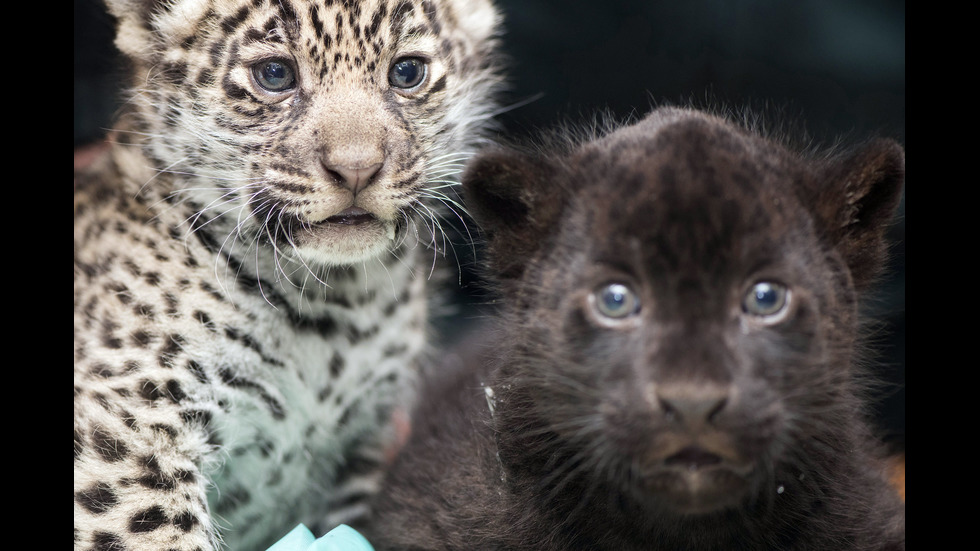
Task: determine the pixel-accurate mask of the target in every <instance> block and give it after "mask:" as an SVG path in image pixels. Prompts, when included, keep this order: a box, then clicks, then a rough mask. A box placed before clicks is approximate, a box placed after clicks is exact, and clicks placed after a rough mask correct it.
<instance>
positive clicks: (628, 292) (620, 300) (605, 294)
mask: <svg viewBox="0 0 980 551" xmlns="http://www.w3.org/2000/svg"><path fill="white" fill-rule="evenodd" d="M592 300H593V305H594V306H595V309H596V311H597V312H598V313H599V314H600V315H602V316H603V317H606V318H609V319H612V320H621V319H624V318H628V317H630V316H632V315H634V314H636V313H637V312H639V311H640V297H638V296H636V293H634V292H633V290H632V289H630V288H629V287H628V286H626V285H623V284H622V283H610V284H608V285H603V286H602V287H599V288H598V289H596V290H595V291H593V293H592Z"/></svg>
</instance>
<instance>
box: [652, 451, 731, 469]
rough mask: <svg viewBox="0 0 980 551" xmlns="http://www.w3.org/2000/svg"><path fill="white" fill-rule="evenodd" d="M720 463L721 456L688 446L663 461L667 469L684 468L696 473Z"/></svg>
mask: <svg viewBox="0 0 980 551" xmlns="http://www.w3.org/2000/svg"><path fill="white" fill-rule="evenodd" d="M719 463H721V456H719V455H716V454H713V453H711V452H708V451H705V450H703V449H701V448H699V447H696V446H689V447H687V448H684V449H683V450H681V451H679V452H677V453H675V454H674V455H672V456H670V457H668V458H667V459H665V460H664V464H665V465H667V466H668V467H686V468H687V469H689V470H692V471H696V470H698V469H702V468H705V467H710V466H712V465H718V464H719Z"/></svg>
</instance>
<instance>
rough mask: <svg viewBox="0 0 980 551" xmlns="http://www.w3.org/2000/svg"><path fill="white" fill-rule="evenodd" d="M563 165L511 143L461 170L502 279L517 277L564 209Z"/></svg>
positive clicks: (494, 266) (472, 208) (470, 208)
mask: <svg viewBox="0 0 980 551" xmlns="http://www.w3.org/2000/svg"><path fill="white" fill-rule="evenodd" d="M559 174H560V170H559V167H558V166H556V165H555V164H554V163H552V162H550V161H549V160H547V159H545V158H542V157H538V156H531V155H527V154H525V153H522V152H519V151H516V150H511V149H503V148H501V149H495V150H490V151H487V152H485V153H482V154H480V155H478V156H477V157H476V158H474V159H473V160H472V161H471V162H470V164H469V165H468V167H467V169H466V172H465V173H464V175H463V198H464V201H465V203H466V208H467V210H468V211H469V212H470V214H471V215H472V216H473V218H474V219H475V220H476V222H477V224H479V225H480V228H481V229H482V230H483V231H484V233H485V234H486V237H487V245H488V247H489V251H488V253H489V259H490V266H491V267H492V269H493V270H494V272H495V275H496V276H497V277H499V278H501V279H510V278H515V277H519V276H520V275H521V273H522V272H523V271H524V266H525V265H526V264H527V261H528V260H529V259H530V258H531V256H532V255H533V254H534V253H535V252H536V251H537V249H538V248H539V247H540V246H541V243H542V242H543V241H544V240H545V239H544V238H545V236H546V235H547V234H548V233H549V232H550V231H551V229H552V228H553V226H554V225H555V223H556V222H557V220H558V217H559V216H560V215H561V211H562V208H563V206H564V197H563V196H564V194H563V193H562V192H561V187H560V186H559V185H558V184H557V182H556V180H557V179H558V176H559Z"/></svg>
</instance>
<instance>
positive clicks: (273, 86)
mask: <svg viewBox="0 0 980 551" xmlns="http://www.w3.org/2000/svg"><path fill="white" fill-rule="evenodd" d="M252 76H253V77H255V82H258V83H259V86H261V87H262V88H265V89H266V90H268V91H269V92H285V91H286V90H290V89H292V88H293V86H294V85H295V84H296V75H295V74H294V73H293V68H292V67H291V66H290V65H289V64H288V63H286V62H285V61H283V60H280V59H270V60H268V61H262V62H259V63H256V64H255V65H253V66H252Z"/></svg>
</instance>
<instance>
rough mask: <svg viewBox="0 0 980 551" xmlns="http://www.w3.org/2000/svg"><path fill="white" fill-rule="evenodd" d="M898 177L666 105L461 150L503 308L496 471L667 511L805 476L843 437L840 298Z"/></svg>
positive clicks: (720, 502) (869, 150) (867, 158)
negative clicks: (535, 141) (565, 141)
mask: <svg viewBox="0 0 980 551" xmlns="http://www.w3.org/2000/svg"><path fill="white" fill-rule="evenodd" d="M903 182H904V153H903V151H902V149H901V147H900V146H898V145H897V144H895V143H893V142H889V141H877V142H872V143H870V144H868V145H866V146H864V147H862V148H859V149H857V150H856V151H853V152H849V153H846V154H843V155H839V156H834V157H824V158H819V159H812V158H811V159H808V158H804V157H802V156H800V155H797V154H794V153H791V152H790V151H788V150H787V149H784V148H783V147H781V146H779V145H776V144H774V143H772V142H770V141H767V140H766V139H764V138H762V137H759V136H756V135H753V134H751V133H749V132H747V131H745V130H743V129H741V128H737V127H735V126H733V125H731V124H729V123H727V122H725V121H722V120H720V119H718V118H714V117H712V116H708V115H705V114H702V113H698V112H692V111H684V110H677V109H661V110H658V111H655V112H654V113H652V114H651V115H649V116H648V117H646V118H645V119H644V120H642V121H640V122H638V123H636V124H635V125H632V126H628V127H624V128H621V129H619V130H617V131H614V132H612V133H610V134H608V135H607V136H605V137H602V138H600V139H598V140H595V141H592V142H588V143H585V144H584V145H572V146H570V147H568V148H567V150H565V151H559V152H552V153H546V154H538V153H534V154H528V153H523V152H517V151H509V150H500V151H495V152H488V153H486V154H485V155H482V156H481V157H479V158H478V159H477V160H476V161H475V162H474V163H473V164H472V165H471V167H470V168H469V170H468V171H467V174H466V177H465V178H464V192H465V198H466V201H467V206H468V207H469V209H470V210H471V211H472V212H473V214H474V216H475V218H476V219H477V221H478V222H479V223H480V224H481V226H482V227H483V228H484V229H485V231H486V235H487V240H488V249H489V252H488V255H489V264H490V267H491V271H492V272H493V273H494V274H495V275H496V277H497V279H498V281H499V283H500V287H501V289H502V291H503V295H504V305H505V306H504V309H505V312H504V314H503V315H504V319H505V320H506V324H505V327H504V328H503V329H502V330H503V331H504V332H505V335H506V338H505V339H504V342H506V343H508V347H509V349H508V350H506V351H504V352H503V355H504V357H505V359H504V361H503V362H502V367H501V368H500V371H501V377H502V380H503V381H505V382H506V384H505V383H501V382H499V381H498V383H497V384H498V388H495V391H496V393H497V395H498V396H499V399H498V403H497V405H496V407H495V412H496V413H495V415H496V416H497V419H498V420H499V422H500V423H501V430H502V431H503V434H504V436H503V437H502V440H501V455H502V457H503V458H504V460H505V462H507V463H508V465H509V466H510V467H512V468H514V469H516V470H522V469H534V468H535V465H536V462H535V457H536V456H538V457H540V458H542V462H541V463H540V464H537V465H538V466H539V467H541V470H542V472H550V473H552V474H551V475H549V476H548V477H547V478H546V480H548V481H549V484H551V485H552V487H553V488H559V487H562V486H563V485H565V484H566V483H568V482H571V481H572V480H570V479H576V478H579V477H580V473H588V474H587V475H581V478H585V479H588V480H587V482H585V483H583V484H582V486H581V487H582V488H585V491H595V490H597V488H605V487H612V488H614V490H615V491H616V492H620V493H621V494H623V495H627V496H630V497H631V498H632V500H633V502H634V503H637V504H640V506H642V507H649V508H652V509H655V510H659V511H666V512H673V513H680V514H684V515H697V514H702V513H709V512H713V511H720V510H724V509H727V508H731V507H738V506H739V505H740V504H743V503H746V502H747V500H751V499H756V500H757V499H758V498H759V496H760V495H766V496H768V495H776V494H775V492H776V489H777V488H778V487H779V485H780V484H786V485H788V484H790V482H788V481H787V480H788V479H789V478H792V479H793V480H794V481H795V480H797V477H799V475H801V474H803V475H805V474H807V473H809V474H812V472H810V471H808V469H809V468H810V466H812V463H811V462H814V461H819V460H820V459H819V458H820V457H823V456H822V455H821V454H826V453H827V450H836V448H834V445H833V444H832V442H839V441H845V440H846V439H847V438H848V437H849V435H848V431H852V432H853V429H852V428H849V427H852V426H853V424H852V421H853V416H854V415H855V411H856V407H855V406H856V397H855V392H854V388H853V386H852V385H853V373H852V357H851V356H852V349H853V346H854V335H855V333H856V331H857V321H856V306H857V304H856V300H857V299H856V291H857V290H860V289H863V288H864V287H866V286H867V285H868V284H869V282H870V281H871V280H872V279H873V277H874V275H875V272H876V270H877V269H878V267H879V266H880V264H881V263H882V260H883V252H884V244H883V235H884V233H885V230H886V227H887V225H888V223H889V221H890V219H891V217H892V214H893V211H894V210H895V208H896V206H897V204H898V202H899V199H900V196H901V193H902V187H903ZM514 427H520V429H519V430H513V431H509V429H512V428H514ZM815 442H821V443H823V444H821V445H814V443H815ZM825 444H826V445H825ZM821 446H824V447H822V448H821ZM831 453H836V451H833V452H831ZM544 458H547V459H544ZM803 479H805V476H804V477H803Z"/></svg>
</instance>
